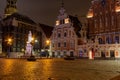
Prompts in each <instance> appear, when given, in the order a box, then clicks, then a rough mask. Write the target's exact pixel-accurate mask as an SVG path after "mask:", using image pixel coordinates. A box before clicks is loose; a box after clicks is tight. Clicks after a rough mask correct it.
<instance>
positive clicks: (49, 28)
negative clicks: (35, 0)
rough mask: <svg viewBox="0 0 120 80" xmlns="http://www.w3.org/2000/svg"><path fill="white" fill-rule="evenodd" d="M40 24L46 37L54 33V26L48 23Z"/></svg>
mask: <svg viewBox="0 0 120 80" xmlns="http://www.w3.org/2000/svg"><path fill="white" fill-rule="evenodd" d="M39 26H40V27H41V29H42V30H43V31H44V33H45V35H46V37H47V38H50V36H51V35H52V31H53V28H54V27H52V26H48V25H45V24H41V23H39Z"/></svg>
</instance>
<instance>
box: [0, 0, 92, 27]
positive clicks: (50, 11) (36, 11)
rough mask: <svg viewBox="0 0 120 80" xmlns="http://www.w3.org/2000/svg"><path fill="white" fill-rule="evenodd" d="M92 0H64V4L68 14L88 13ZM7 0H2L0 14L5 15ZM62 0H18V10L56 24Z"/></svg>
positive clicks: (0, 1) (41, 21) (31, 16)
mask: <svg viewBox="0 0 120 80" xmlns="http://www.w3.org/2000/svg"><path fill="white" fill-rule="evenodd" d="M90 4H91V0H64V6H65V9H66V11H67V13H68V14H70V15H78V17H80V16H83V15H86V14H87V11H88V9H89V7H90ZM5 6H6V0H0V15H1V16H3V13H4V9H5ZM60 6H61V0H18V1H17V8H18V12H19V13H21V14H23V15H26V16H28V17H30V18H31V19H33V20H34V21H35V22H37V23H38V22H39V23H44V24H48V25H52V26H54V24H55V20H56V19H57V16H58V13H59V9H60Z"/></svg>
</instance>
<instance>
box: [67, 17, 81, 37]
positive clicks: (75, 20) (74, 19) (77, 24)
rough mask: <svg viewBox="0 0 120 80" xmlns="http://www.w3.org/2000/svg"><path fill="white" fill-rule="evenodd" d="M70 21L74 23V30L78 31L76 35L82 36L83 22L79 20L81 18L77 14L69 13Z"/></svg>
mask: <svg viewBox="0 0 120 80" xmlns="http://www.w3.org/2000/svg"><path fill="white" fill-rule="evenodd" d="M69 18H70V21H71V22H72V23H73V27H74V31H75V32H76V35H77V36H78V37H80V33H79V31H80V30H81V27H82V23H81V22H80V21H79V19H78V18H77V17H76V16H71V15H69Z"/></svg>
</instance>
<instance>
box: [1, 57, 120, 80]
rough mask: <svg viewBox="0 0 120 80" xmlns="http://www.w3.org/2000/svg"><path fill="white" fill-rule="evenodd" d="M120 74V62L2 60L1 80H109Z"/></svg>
mask: <svg viewBox="0 0 120 80" xmlns="http://www.w3.org/2000/svg"><path fill="white" fill-rule="evenodd" d="M118 72H120V60H119V61H116V60H108V61H107V60H73V61H66V60H63V59H39V60H37V61H35V62H28V61H27V60H25V59H0V80H48V78H51V79H53V80H109V79H111V78H113V77H115V76H117V75H119V73H118Z"/></svg>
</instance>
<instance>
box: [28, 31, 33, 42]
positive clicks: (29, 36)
mask: <svg viewBox="0 0 120 80" xmlns="http://www.w3.org/2000/svg"><path fill="white" fill-rule="evenodd" d="M31 41H32V33H31V31H29V34H28V43H30V42H31Z"/></svg>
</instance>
